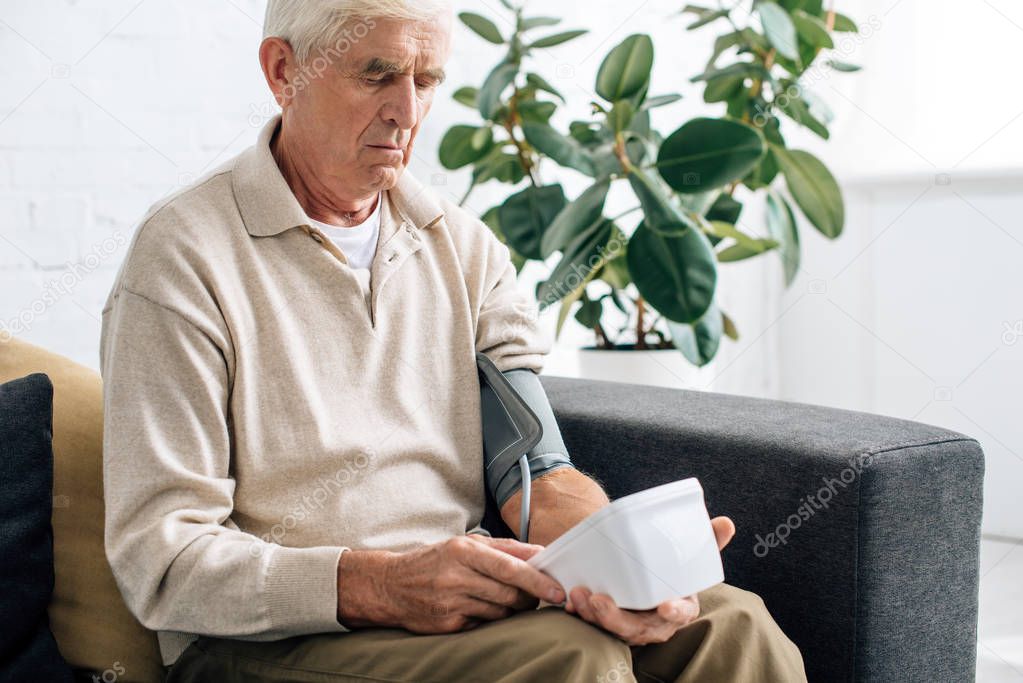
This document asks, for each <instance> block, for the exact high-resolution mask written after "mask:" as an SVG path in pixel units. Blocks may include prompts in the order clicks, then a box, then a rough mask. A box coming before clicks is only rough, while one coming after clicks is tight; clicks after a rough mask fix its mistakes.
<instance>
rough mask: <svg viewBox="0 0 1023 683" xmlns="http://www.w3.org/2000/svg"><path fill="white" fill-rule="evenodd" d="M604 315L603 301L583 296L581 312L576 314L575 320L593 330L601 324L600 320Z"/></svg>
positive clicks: (578, 311)
mask: <svg viewBox="0 0 1023 683" xmlns="http://www.w3.org/2000/svg"><path fill="white" fill-rule="evenodd" d="M603 314H604V304H603V299H597V300H596V301H594V300H593V299H590V298H589V297H587V296H585V295H583V297H582V306H580V307H579V310H577V311H576V312H575V319H576V321H577V322H578V323H579V324H580V325H582V326H583V327H585V328H588V329H592V328H594V327H596V326H597V323H599V322H600V318H601V316H602V315H603Z"/></svg>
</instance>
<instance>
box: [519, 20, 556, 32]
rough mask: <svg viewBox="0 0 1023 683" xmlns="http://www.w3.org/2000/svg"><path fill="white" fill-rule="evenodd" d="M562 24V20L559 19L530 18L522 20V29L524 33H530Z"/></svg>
mask: <svg viewBox="0 0 1023 683" xmlns="http://www.w3.org/2000/svg"><path fill="white" fill-rule="evenodd" d="M560 23H561V19H558V18H557V17H528V18H526V19H523V20H522V24H521V28H522V30H523V31H529V30H532V29H534V28H539V27H541V26H555V25H556V24H560Z"/></svg>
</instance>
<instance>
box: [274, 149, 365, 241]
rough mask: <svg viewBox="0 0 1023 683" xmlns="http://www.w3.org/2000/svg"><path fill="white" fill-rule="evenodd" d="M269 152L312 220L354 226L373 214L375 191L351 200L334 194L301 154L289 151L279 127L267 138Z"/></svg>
mask: <svg viewBox="0 0 1023 683" xmlns="http://www.w3.org/2000/svg"><path fill="white" fill-rule="evenodd" d="M270 152H271V153H272V154H273V157H274V160H275V161H276V162H277V167H278V168H280V170H281V175H283V176H284V180H285V181H286V182H287V183H288V186H289V187H290V188H291V191H292V193H293V194H294V195H295V199H297V200H298V203H299V204H300V205H301V206H302V208H303V209H304V210H305V213H306V215H307V216H309V217H310V218H312V219H313V220H316V221H319V222H321V223H327V224H328V225H339V226H354V225H360V224H362V223H364V222H366V221H367V220H368V219H369V217H370V216H372V215H373V211H374V210H375V209H376V206H377V200H378V199H379V197H380V193H379V192H376V193H374V194H372V195H370V196H368V197H364V198H359V199H355V200H344V199H341V198H339V197H337V196H336V195H334V194H333V193H332V192H331V190H330V188H328V187H327V186H326V185H325V184H323V183H322V182H319V181H318V179H317V178H316V174H314V173H312V171H311V169H309V168H308V167H306V166H304V165H303V164H302V162H301V158H302V157H301V155H292V154H291V153H290V150H289V148H288V145H287V143H286V141H285V140H284V138H283V136H282V134H281V131H280V130H278V131H277V133H276V134H275V135H274V137H273V139H272V140H271V141H270Z"/></svg>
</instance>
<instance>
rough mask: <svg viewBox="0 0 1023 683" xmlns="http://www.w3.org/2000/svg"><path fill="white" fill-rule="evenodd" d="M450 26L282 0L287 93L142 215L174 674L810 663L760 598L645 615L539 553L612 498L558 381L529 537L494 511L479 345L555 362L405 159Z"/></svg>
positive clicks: (655, 672)
mask: <svg viewBox="0 0 1023 683" xmlns="http://www.w3.org/2000/svg"><path fill="white" fill-rule="evenodd" d="M451 23H452V16H451V9H450V8H449V7H447V6H446V5H445V3H444V2H442V1H441V0H332V1H329V2H328V1H319V0H271V1H270V3H269V7H268V9H267V19H266V38H265V40H264V41H263V43H262V45H261V48H260V51H259V58H260V63H261V65H262V69H263V72H264V74H265V76H266V79H267V82H268V84H269V86H270V89H271V90H272V92H273V94H274V96H275V97H276V99H277V102H278V103H279V104H280V106H281V108H282V110H283V115H282V116H280V117H277V118H275V119H274V120H273V121H271V122H270V123H269V124H268V125H267V126H266V128H265V129H264V130H263V132H262V134H261V135H260V137H259V140H258V142H257V144H256V145H255V146H254V147H253V148H251V149H249V150H248V151H246V152H244V153H243V154H241V155H240V156H239V157H237V158H236V159H234V160H232V161H230V162H229V163H227V164H225V165H224V166H223V167H221V168H219V169H217V170H216V171H214V172H213V173H211V174H210V175H209V176H207V177H205V178H203V179H201V180H199V181H198V182H197V183H196V184H195V185H194V186H192V187H190V188H188V189H187V190H185V191H183V192H181V193H179V194H177V195H176V196H173V197H171V198H170V199H168V200H166V201H163V202H162V203H160V204H158V205H157V206H155V207H154V208H153V209H152V210H151V211H150V213H149V214H148V215H147V216H146V217H145V219H144V220H143V221H142V223H141V225H140V227H139V229H138V231H137V232H136V235H135V237H134V238H133V242H132V245H131V247H130V250H129V254H128V256H127V258H126V260H125V263H124V264H123V266H122V267H121V270H120V272H119V273H118V277H117V280H116V283H115V285H114V287H113V289H112V291H111V293H110V297H109V299H108V301H107V304H106V306H105V308H104V311H103V337H102V346H101V364H102V369H103V375H104V379H105V407H106V413H105V419H106V424H105V462H104V477H105V491H106V503H107V520H106V521H107V526H106V544H107V555H108V557H109V560H110V563H111V566H112V567H113V570H114V573H115V576H116V578H117V581H118V585H119V586H120V589H121V591H122V593H123V594H124V596H125V599H126V601H127V603H128V605H129V607H130V608H131V610H132V611H133V612H134V614H135V615H137V616H138V618H139V619H140V620H141V622H142V623H143V624H144V625H146V626H147V627H149V628H150V629H153V630H156V631H158V632H159V638H160V646H161V650H162V654H163V657H164V661H165V663H166V664H167V665H168V667H169V672H170V673H169V680H172V681H199V680H212V681H281V680H289V681H328V680H337V681H391V682H394V681H408V682H417V683H418V682H429V681H438V682H440V681H485V682H488V683H489V682H491V681H504V682H507V683H513V682H524V681H594V682H600V681H607V682H610V681H623V680H633V679H634V677H639V678H640V679H642V680H646V681H696V680H700V681H786V682H789V681H799V680H804V679H805V676H804V672H803V665H802V660H801V657H800V654H799V651H798V649H797V648H796V647H795V646H794V645H793V644H792V642H791V641H789V640H788V639H787V638H786V637H785V635H784V634H783V633H782V632H781V630H780V629H779V628H778V626H777V625H776V624H775V623H774V621H773V620H772V618H771V616H770V614H769V613H768V612H767V610H766V608H765V607H764V604H763V602H762V601H761V600H760V599H759V598H758V597H757V596H756V595H754V594H752V593H749V592H746V591H743V590H740V589H738V588H735V587H732V586H728V585H725V584H721V585H719V586H716V587H714V588H712V589H710V590H707V591H705V592H703V593H701V594H700V595H698V596H679V598H678V599H677V600H672V601H669V602H667V603H665V604H663V605H661V606H659V607H658V608H657V609H655V610H650V611H648V612H629V611H626V610H621V609H619V608H618V607H617V606H615V605H614V603H613V602H612V601H611V599H610V598H609V597H608V596H606V595H594V594H592V593H591V592H589V591H588V590H587V589H586V588H585V587H583V586H565V587H561V586H559V585H558V584H557V583H555V582H554V581H553V580H552V579H551V578H550V577H548V576H546V575H544V574H542V573H540V572H538V571H536V570H534V569H532V568H531V567H530V566H529V565H528V564H527V563H526V560H527V559H528V558H529V557H531V556H532V555H534V554H535V553H536V552H538V551H539V549H540V547H541V546H542V545H543V544H546V543H549V542H550V541H552V540H553V539H555V538H556V537H557V536H558V535H560V534H561V533H563V532H564V531H565V530H567V529H568V528H570V527H571V526H572V525H573V524H575V523H576V522H578V521H579V520H580V519H582V518H583V517H585V516H587V515H588V514H590V513H592V512H593V511H594V510H597V509H598V508H600V507H601V506H603V505H606V504H607V502H608V500H607V497H606V496H605V495H604V493H603V491H602V490H601V488H600V487H599V485H597V484H596V483H595V482H594V481H592V480H591V479H589V478H587V477H586V476H584V475H583V474H581V473H580V472H578V471H577V470H575V469H574V468H573V467H571V464H570V461H568V459H567V454H565V453H563V449H564V444H563V442H562V441H561V439H560V437H559V434H558V432H557V425H556V422H554V420H553V414H552V413H551V412H550V406H549V404H547V403H546V402H545V401H540V402H539V403H538V404H537V405H536V406H534V407H535V408H536V410H537V412H538V413H540V414H541V415H542V419H544V421H545V423H546V424H547V427H548V430H547V431H548V435H547V438H545V440H544V444H545V445H544V448H545V449H549V450H550V453H553V454H554V455H556V456H559V457H555V458H554V459H553V460H551V461H550V463H553V464H550V465H549V466H545V467H539V468H537V469H536V471H533V472H531V477H533V478H535V481H534V482H533V501H534V502H533V508H532V509H533V515H532V525H531V533H530V538H529V540H530V541H531V543H528V544H527V543H520V542H518V541H514V540H511V539H496V538H490V537H489V536H488V535H487V534H486V532H485V531H483V529H482V528H481V527H480V522H481V518H482V516H483V512H484V507H485V496H486V490H485V484H484V468H483V464H482V437H481V426H480V395H479V380H478V376H477V368H476V362H475V354H476V353H477V352H482V353H484V354H486V355H487V356H488V357H489V358H491V359H492V360H493V361H494V362H495V364H496V365H497V366H498V368H499V369H500V371H501V372H504V373H506V374H507V375H508V376H512V375H515V376H516V377H517V381H526V382H529V381H532V382H534V383H536V385H538V380H537V379H536V373H538V372H539V371H540V369H541V366H542V362H543V358H544V355H545V354H546V353H547V351H548V350H549V342H547V341H545V340H544V338H543V336H542V335H541V334H540V333H539V332H538V330H537V328H536V325H535V321H534V317H533V315H531V313H532V311H531V308H532V307H531V306H530V304H529V303H528V301H527V300H526V299H525V298H524V297H523V296H522V295H521V294H520V293H519V291H518V290H517V288H516V282H515V270H514V268H513V267H512V265H511V264H510V260H509V253H508V250H507V248H506V247H504V246H503V245H502V244H501V243H500V242H499V241H498V240H497V239H495V238H494V236H493V235H492V234H491V233H490V231H489V230H488V229H487V228H486V226H485V225H483V224H482V223H481V222H480V221H478V220H477V219H475V218H474V217H472V216H471V215H469V214H468V213H466V212H465V211H463V210H462V209H460V208H458V207H457V206H455V205H453V204H451V203H450V202H447V201H445V200H442V199H440V198H438V197H435V196H434V195H433V194H432V193H431V192H430V191H428V190H426V189H424V188H423V187H422V186H420V185H419V184H418V183H417V182H416V181H415V180H414V179H413V178H412V177H411V176H410V175H409V174H407V173H404V169H405V167H406V165H407V164H408V162H409V159H410V157H411V155H412V149H413V144H414V142H415V139H416V135H417V133H418V131H419V129H420V126H421V125H422V122H423V120H424V118H425V117H426V115H427V113H428V112H429V110H430V105H431V103H432V101H433V98H434V95H435V93H436V91H437V88H438V86H439V85H440V83H441V82H442V81H443V79H444V71H443V67H444V63H445V61H446V60H447V59H448V55H449V50H450V34H451ZM534 388H535V387H534ZM559 454H560V455H559ZM540 455H541V456H542V455H544V454H540ZM538 461H540V462H542V461H543V458H539V460H538ZM518 484H519V485H520V484H521V481H519V482H518ZM517 489H518V486H515V487H513V490H509V491H506V492H505V493H503V494H501V500H498V504H499V505H500V510H501V514H502V516H503V518H504V519H505V520H507V521H508V522H509V525H511V526H513V527H516V526H517V521H518V514H519V502H520V500H519V499H520V495H521V494H520V492H518V491H517ZM714 528H715V533H716V535H717V537H718V543H719V545H720V546H722V547H723V546H724V544H725V543H727V542H728V540H729V539H730V538H731V535H732V534H733V533H734V527H733V526H732V524H731V522H730V521H729V520H728V519H726V518H718V519H716V520H714ZM565 589H568V590H570V593H569V594H568V595H566V593H565ZM539 601H544V602H545V603H547V604H546V606H544V607H543V608H539V609H538V603H539ZM562 603H565V606H564V607H561V606H560V605H561V604H562Z"/></svg>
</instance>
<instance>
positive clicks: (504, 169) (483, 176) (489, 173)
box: [472, 147, 525, 185]
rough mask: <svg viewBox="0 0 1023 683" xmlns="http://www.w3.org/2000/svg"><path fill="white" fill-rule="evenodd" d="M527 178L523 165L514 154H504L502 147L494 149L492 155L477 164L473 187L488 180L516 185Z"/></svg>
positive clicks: (473, 176) (474, 171) (473, 175)
mask: <svg viewBox="0 0 1023 683" xmlns="http://www.w3.org/2000/svg"><path fill="white" fill-rule="evenodd" d="M524 177H525V171H523V170H522V164H521V163H520V162H519V158H518V157H517V156H515V155H514V154H508V153H507V152H502V151H501V148H500V147H494V148H493V149H492V150H491V152H490V154H488V155H487V156H485V157H483V158H482V159H480V160H479V161H478V162H476V167H475V169H474V170H473V174H472V183H473V185H479V184H482V183H485V182H487V181H488V180H498V181H500V182H502V183H510V184H512V185H514V184H515V183H517V182H519V181H520V180H522V178H524Z"/></svg>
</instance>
